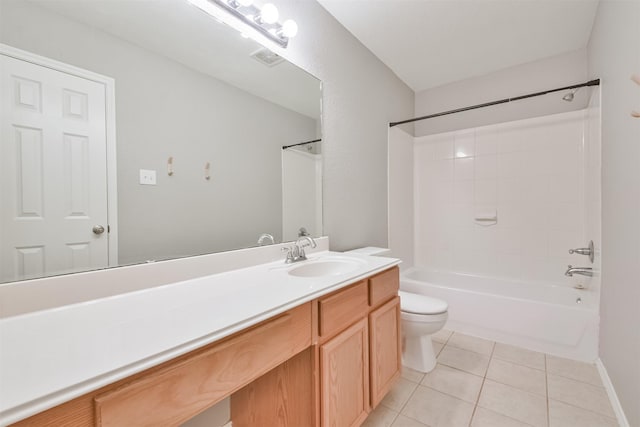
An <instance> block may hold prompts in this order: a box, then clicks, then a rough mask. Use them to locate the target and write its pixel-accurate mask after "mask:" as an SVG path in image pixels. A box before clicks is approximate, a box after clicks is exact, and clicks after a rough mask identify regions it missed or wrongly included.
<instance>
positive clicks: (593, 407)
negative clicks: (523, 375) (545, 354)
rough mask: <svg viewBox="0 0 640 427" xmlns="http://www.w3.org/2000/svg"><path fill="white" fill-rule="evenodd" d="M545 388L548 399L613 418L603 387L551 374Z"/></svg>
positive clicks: (548, 375)
mask: <svg viewBox="0 0 640 427" xmlns="http://www.w3.org/2000/svg"><path fill="white" fill-rule="evenodd" d="M547 387H548V390H549V398H550V399H555V400H559V401H561V402H564V403H568V404H570V405H573V406H577V407H579V408H583V409H586V410H589V411H593V412H597V413H599V414H602V415H605V416H607V417H611V418H613V417H615V414H614V413H613V409H612V408H611V403H610V402H609V397H608V396H607V392H606V391H605V389H604V388H603V387H598V386H594V385H591V384H587V383H583V382H581V381H575V380H572V379H569V378H564V377H560V376H558V375H553V374H547Z"/></svg>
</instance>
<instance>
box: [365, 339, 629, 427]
mask: <svg viewBox="0 0 640 427" xmlns="http://www.w3.org/2000/svg"><path fill="white" fill-rule="evenodd" d="M433 345H434V350H435V352H436V354H437V355H438V364H437V365H436V368H435V369H434V370H433V371H432V372H430V373H429V374H426V375H424V374H422V373H420V372H416V371H412V370H410V369H408V368H404V370H403V373H402V378H400V380H399V381H398V383H397V384H396V386H395V387H394V389H392V390H391V391H390V392H389V394H388V395H387V396H386V397H385V398H384V400H383V401H382V403H381V404H380V406H379V407H378V408H376V410H375V411H373V412H372V413H371V415H369V418H367V420H366V421H365V423H364V426H365V427H390V426H392V427H425V426H427V427H532V426H533V427H614V426H618V423H617V422H616V419H615V415H614V413H613V410H612V408H611V404H610V403H609V399H608V397H607V393H606V391H605V389H604V388H603V386H602V383H601V381H600V376H599V374H598V370H597V368H596V367H595V365H592V364H588V363H582V362H576V361H573V360H567V359H562V358H559V357H554V356H550V355H545V354H542V353H536V352H534V351H529V350H525V349H522V348H518V347H513V346H510V345H505V344H500V343H494V342H493V341H487V340H483V339H480V338H476V337H472V336H468V335H463V334H460V333H457V332H456V333H453V332H451V331H446V330H442V331H440V332H439V333H438V334H436V335H434V337H433Z"/></svg>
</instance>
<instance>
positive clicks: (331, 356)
mask: <svg viewBox="0 0 640 427" xmlns="http://www.w3.org/2000/svg"><path fill="white" fill-rule="evenodd" d="M368 335H369V329H368V325H367V319H366V318H364V319H362V320H360V321H359V322H358V323H356V324H355V325H353V326H351V327H350V328H349V329H347V330H345V331H344V332H342V333H340V334H339V335H337V336H336V337H335V338H333V339H331V340H329V341H327V342H326V343H325V344H323V345H322V346H321V347H320V365H321V371H320V372H321V394H322V396H321V400H322V414H321V423H322V426H324V427H350V426H359V425H360V424H361V423H362V422H363V421H364V419H365V418H366V417H367V413H368V412H369V345H368V342H369V337H368Z"/></svg>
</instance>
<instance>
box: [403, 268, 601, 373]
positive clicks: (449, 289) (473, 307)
mask: <svg viewBox="0 0 640 427" xmlns="http://www.w3.org/2000/svg"><path fill="white" fill-rule="evenodd" d="M400 288H401V289H402V290H405V291H408V292H414V293H418V294H423V295H428V296H432V297H436V298H440V299H443V300H445V301H447V303H448V304H449V320H448V321H447V325H446V326H445V328H446V329H452V330H455V331H459V332H462V333H466V334H470V335H475V336H478V337H482V338H486V339H490V340H493V341H498V342H503V343H506V344H511V345H516V346H520V347H524V348H528V349H530V350H535V351H540V352H544V353H549V354H553V355H557V356H562V357H567V358H571V359H577V360H584V361H589V362H593V361H595V360H596V358H597V355H598V325H599V321H600V317H599V314H598V300H597V298H596V295H595V294H594V292H593V291H590V290H578V289H574V288H569V287H565V286H556V285H545V284H541V283H526V282H519V281H516V280H513V281H511V280H505V279H497V278H491V277H481V276H473V275H468V274H459V273H446V272H438V271H431V270H426V269H417V268H411V269H409V270H407V271H405V272H403V273H402V276H401V279H400Z"/></svg>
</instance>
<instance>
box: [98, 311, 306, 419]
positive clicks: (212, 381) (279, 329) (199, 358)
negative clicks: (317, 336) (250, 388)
mask: <svg viewBox="0 0 640 427" xmlns="http://www.w3.org/2000/svg"><path fill="white" fill-rule="evenodd" d="M310 344H311V304H310V303H309V304H304V305H302V306H300V307H296V308H294V309H293V310H290V311H288V312H286V313H284V314H282V315H280V316H278V317H276V318H275V319H272V320H269V321H267V322H265V323H262V324H260V325H258V326H256V327H254V328H252V329H249V330H248V331H246V332H241V333H239V334H238V335H235V336H233V337H231V338H230V339H227V340H225V341H223V342H221V343H220V344H218V345H213V346H212V347H210V348H208V349H207V350H205V351H202V352H197V353H194V355H193V356H192V357H188V358H186V359H183V360H181V361H180V362H177V363H176V364H174V365H169V366H167V367H166V368H165V369H162V370H159V371H157V372H154V373H152V374H150V375H148V376H145V377H144V378H141V379H140V380H137V381H134V382H132V383H129V384H126V385H124V386H123V387H121V388H119V389H116V390H114V391H110V392H107V393H105V394H102V395H100V396H97V397H96V398H95V410H96V421H97V423H96V424H97V425H98V426H105V427H119V426H124V425H136V426H158V425H162V426H174V425H180V424H181V423H183V422H184V421H186V420H188V419H189V418H191V417H193V416H194V415H196V414H198V413H200V412H202V411H203V410H205V409H206V408H208V407H210V406H212V405H213V404H215V403H217V402H218V401H220V400H222V399H223V398H224V397H226V396H228V395H229V394H230V393H232V392H234V391H236V390H238V389H240V388H241V387H243V386H245V385H246V384H248V383H250V382H251V381H253V380H254V379H256V378H258V377H259V376H261V375H262V374H264V373H266V372H268V371H269V370H271V369H272V368H274V367H276V366H278V365H279V364H281V363H282V362H284V361H285V360H287V359H289V358H291V357H292V356H294V355H295V354H297V353H298V352H300V351H302V350H304V349H305V348H307V347H308V346H309V345H310Z"/></svg>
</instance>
